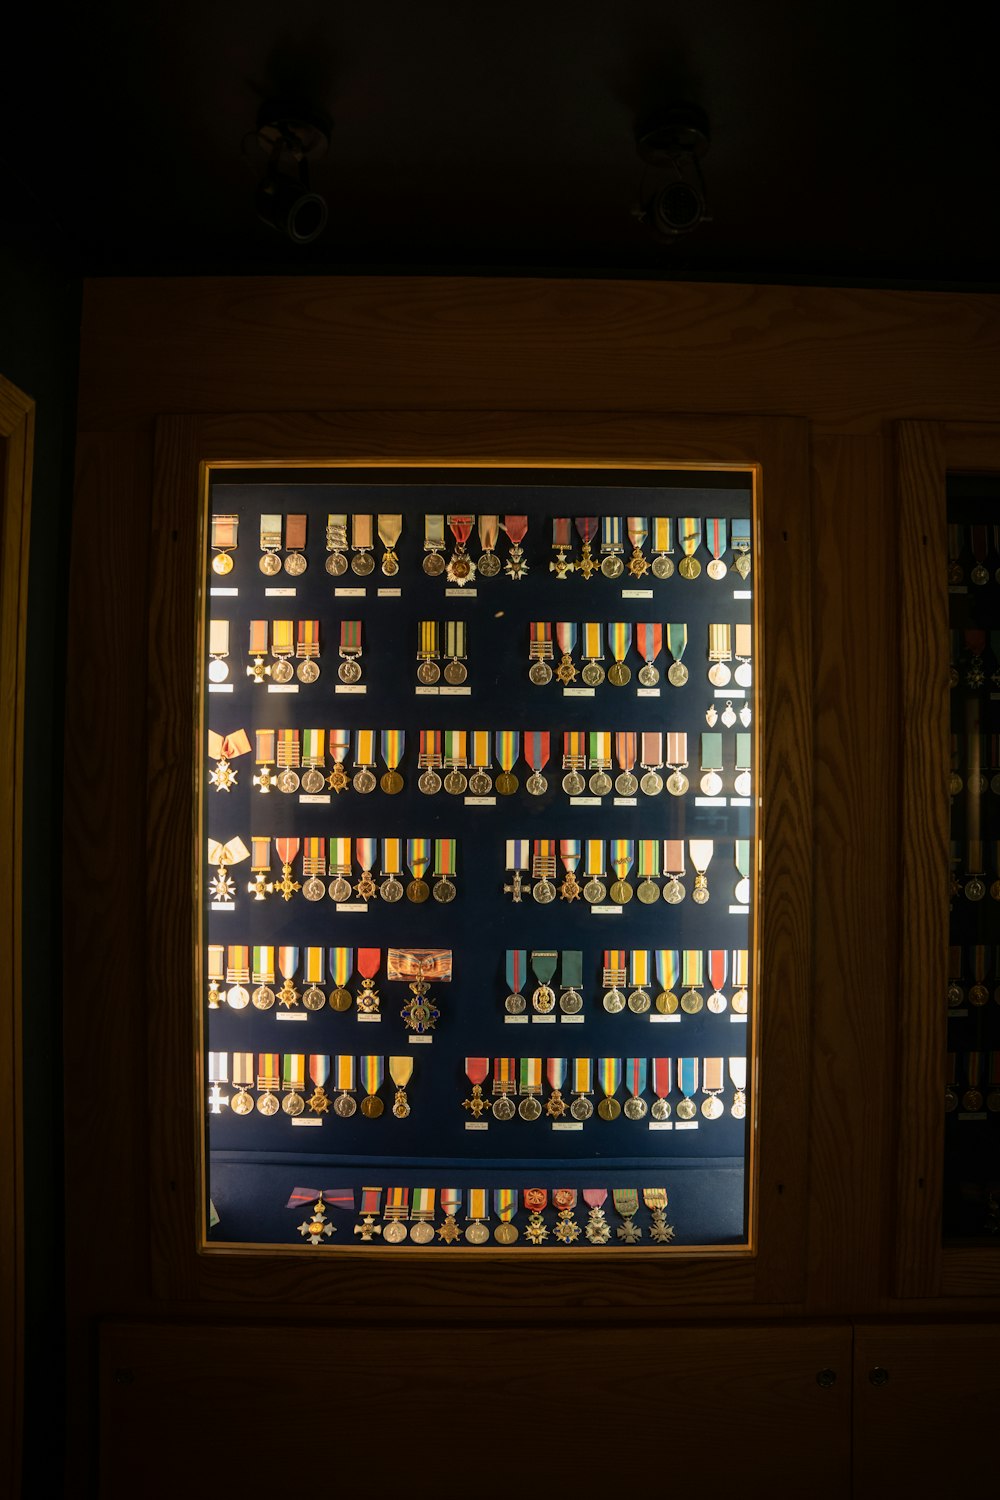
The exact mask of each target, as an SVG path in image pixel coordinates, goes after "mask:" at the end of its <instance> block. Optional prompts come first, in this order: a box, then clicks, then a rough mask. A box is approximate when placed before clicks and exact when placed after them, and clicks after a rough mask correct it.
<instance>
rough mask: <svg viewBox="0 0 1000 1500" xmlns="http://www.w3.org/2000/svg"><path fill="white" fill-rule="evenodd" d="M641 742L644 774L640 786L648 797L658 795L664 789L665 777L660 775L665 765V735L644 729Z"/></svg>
mask: <svg viewBox="0 0 1000 1500" xmlns="http://www.w3.org/2000/svg"><path fill="white" fill-rule="evenodd" d="M641 743H642V771H643V774H642V778H641V780H640V782H639V788H640V790H641V791H642V792H644V793H645V795H646V796H647V797H658V796H659V794H660V793H661V792H662V791H663V777H662V776H661V775H660V768H661V767H662V765H663V735H662V734H657V733H655V732H647V731H644V732H643V736H642V742H641Z"/></svg>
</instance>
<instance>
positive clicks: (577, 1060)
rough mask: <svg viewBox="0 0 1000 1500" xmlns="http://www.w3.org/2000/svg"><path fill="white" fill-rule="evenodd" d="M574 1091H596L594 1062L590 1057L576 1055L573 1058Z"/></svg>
mask: <svg viewBox="0 0 1000 1500" xmlns="http://www.w3.org/2000/svg"><path fill="white" fill-rule="evenodd" d="M573 1092H574V1094H592V1093H593V1092H594V1064H593V1061H592V1059H591V1058H589V1057H574V1059H573Z"/></svg>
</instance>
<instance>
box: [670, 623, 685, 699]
mask: <svg viewBox="0 0 1000 1500" xmlns="http://www.w3.org/2000/svg"><path fill="white" fill-rule="evenodd" d="M687 640H688V628H687V626H686V625H683V624H682V625H668V626H667V650H668V651H669V653H670V655H671V657H672V658H673V660H672V661H671V663H670V666H669V667H668V668H667V681H668V682H669V683H670V686H671V687H683V686H684V684H685V683H686V682H687V680H688V669H687V667H686V666H685V665H684V662H683V656H684V652H685V651H686V650H687Z"/></svg>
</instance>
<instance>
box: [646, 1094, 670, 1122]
mask: <svg viewBox="0 0 1000 1500" xmlns="http://www.w3.org/2000/svg"><path fill="white" fill-rule="evenodd" d="M649 1113H650V1115H651V1116H652V1118H653V1119H654V1120H669V1118H670V1105H669V1104H668V1103H667V1101H666V1099H657V1100H655V1101H654V1103H653V1107H652V1109H651V1110H650V1111H649Z"/></svg>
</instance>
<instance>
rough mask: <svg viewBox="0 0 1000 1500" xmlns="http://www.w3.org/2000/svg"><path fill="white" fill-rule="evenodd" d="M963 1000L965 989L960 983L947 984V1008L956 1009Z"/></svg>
mask: <svg viewBox="0 0 1000 1500" xmlns="http://www.w3.org/2000/svg"><path fill="white" fill-rule="evenodd" d="M964 1000H965V991H964V990H963V989H962V986H961V985H960V984H949V986H948V1009H949V1010H957V1009H958V1007H959V1006H960V1005H961V1004H962V1003H963V1001H964Z"/></svg>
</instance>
